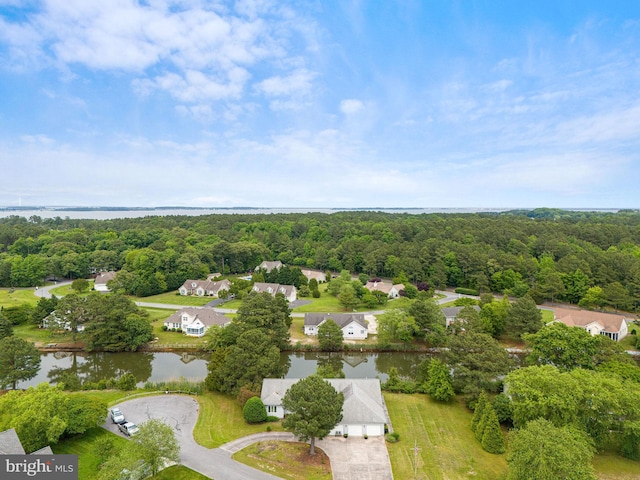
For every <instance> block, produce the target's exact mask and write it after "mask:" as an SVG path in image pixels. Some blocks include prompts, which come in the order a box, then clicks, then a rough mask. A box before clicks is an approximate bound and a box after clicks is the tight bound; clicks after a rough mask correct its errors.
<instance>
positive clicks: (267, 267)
mask: <svg viewBox="0 0 640 480" xmlns="http://www.w3.org/2000/svg"><path fill="white" fill-rule="evenodd" d="M283 266H284V265H283V264H282V262H281V261H280V260H275V261H273V262H270V261H268V260H265V261H264V262H262V263H261V264H260V265H258V266H257V267H256V269H255V270H256V272H257V271H258V270H262V269H264V270H266V271H267V273H270V272H271V270H273V269H274V268H275V269H276V270H280V269H281V268H282V267H283Z"/></svg>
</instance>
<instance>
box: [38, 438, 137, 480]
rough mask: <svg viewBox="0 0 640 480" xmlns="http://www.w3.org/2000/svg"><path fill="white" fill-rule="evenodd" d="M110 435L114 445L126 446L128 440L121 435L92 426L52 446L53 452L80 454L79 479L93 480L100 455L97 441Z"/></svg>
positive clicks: (96, 472)
mask: <svg viewBox="0 0 640 480" xmlns="http://www.w3.org/2000/svg"><path fill="white" fill-rule="evenodd" d="M103 437H108V438H109V439H111V441H112V442H113V444H114V445H116V446H120V447H124V446H126V445H127V443H128V440H126V439H125V438H122V437H119V436H118V435H115V434H113V433H111V432H108V431H107V430H105V429H104V428H100V427H98V428H92V429H91V430H88V431H87V432H85V433H84V434H83V435H78V436H76V437H73V438H67V439H65V440H61V441H60V442H58V443H57V444H54V445H52V446H51V449H52V450H53V453H67V454H75V455H78V479H79V480H93V479H94V478H96V476H97V474H98V467H99V465H100V457H98V455H97V454H96V451H95V448H96V447H95V446H94V445H95V442H96V441H98V440H99V439H100V438H103Z"/></svg>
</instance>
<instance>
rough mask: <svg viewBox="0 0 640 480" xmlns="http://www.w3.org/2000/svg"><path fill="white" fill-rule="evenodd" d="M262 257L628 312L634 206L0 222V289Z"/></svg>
mask: <svg viewBox="0 0 640 480" xmlns="http://www.w3.org/2000/svg"><path fill="white" fill-rule="evenodd" d="M262 260H281V261H282V262H283V263H285V264H288V265H297V266H300V267H303V268H315V269H320V270H322V271H325V270H331V271H335V272H339V271H341V270H349V271H350V272H351V273H354V274H358V273H364V274H366V275H369V276H371V277H388V278H393V277H398V276H400V275H401V274H402V273H404V274H405V275H406V277H407V278H408V279H409V280H410V281H412V282H414V283H416V284H417V283H418V282H423V283H426V284H428V285H429V286H431V287H435V288H443V287H463V288H468V289H472V290H476V291H478V292H483V291H484V292H487V291H493V292H497V293H507V294H510V295H514V296H517V297H520V296H523V295H525V294H527V293H529V294H530V295H531V296H532V297H533V298H534V299H536V301H542V300H545V299H546V300H553V301H555V300H558V301H567V302H571V303H580V304H581V305H582V306H585V307H589V308H602V307H604V306H609V307H611V308H615V309H622V310H636V309H637V308H638V306H639V305H640V303H639V300H640V212H638V211H620V212H618V213H598V212H568V211H561V210H552V209H538V210H533V211H512V212H504V213H499V214H498V213H496V214H487V213H484V214H422V215H411V214H393V213H380V212H338V213H332V214H321V213H307V214H243V215H237V214H236V215H207V216H199V217H191V216H164V217H163V216H153V217H145V218H136V219H113V220H73V219H62V218H59V217H57V218H54V219H41V218H39V217H37V216H34V217H30V218H29V219H26V218H24V217H19V216H11V217H7V218H3V219H0V286H4V287H10V286H13V287H28V286H35V285H39V284H42V282H43V281H44V279H45V278H47V277H52V276H55V277H58V278H81V277H88V276H89V275H90V274H91V273H92V272H96V271H99V270H118V271H120V270H121V271H122V273H121V274H120V275H119V279H120V281H121V282H122V283H123V284H124V285H126V286H127V288H126V290H128V291H129V292H130V293H134V294H136V295H138V296H147V295H152V294H156V293H160V292H163V291H170V290H175V289H176V288H178V287H179V286H180V285H181V284H182V283H183V282H184V281H185V280H186V279H188V278H203V277H204V276H205V275H206V274H207V273H209V272H216V271H218V272H223V273H225V274H234V273H243V272H248V271H251V270H252V269H253V268H254V267H255V266H256V265H258V264H259V263H260V262H261V261H262Z"/></svg>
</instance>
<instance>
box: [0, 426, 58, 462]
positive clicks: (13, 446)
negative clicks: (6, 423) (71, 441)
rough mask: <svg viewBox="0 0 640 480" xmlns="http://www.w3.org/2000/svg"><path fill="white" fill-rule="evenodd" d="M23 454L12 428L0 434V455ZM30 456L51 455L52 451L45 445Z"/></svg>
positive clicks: (18, 439)
mask: <svg viewBox="0 0 640 480" xmlns="http://www.w3.org/2000/svg"><path fill="white" fill-rule="evenodd" d="M25 453H26V452H25V451H24V448H23V447H22V442H20V438H18V434H17V433H16V430H15V429H14V428H10V429H9V430H5V431H4V432H0V455H24V454H25ZM31 455H53V451H52V450H51V447H49V446H48V445H47V446H46V447H43V448H41V449H40V450H36V451H35V452H31Z"/></svg>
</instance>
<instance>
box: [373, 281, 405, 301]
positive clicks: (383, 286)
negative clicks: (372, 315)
mask: <svg viewBox="0 0 640 480" xmlns="http://www.w3.org/2000/svg"><path fill="white" fill-rule="evenodd" d="M364 288H366V289H367V290H369V291H370V292H382V293H384V294H386V295H387V297H389V298H398V297H399V296H400V292H401V291H402V290H404V285H402V284H401V283H398V284H396V285H392V284H390V283H385V282H377V281H374V282H367V284H366V285H365V286H364Z"/></svg>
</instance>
